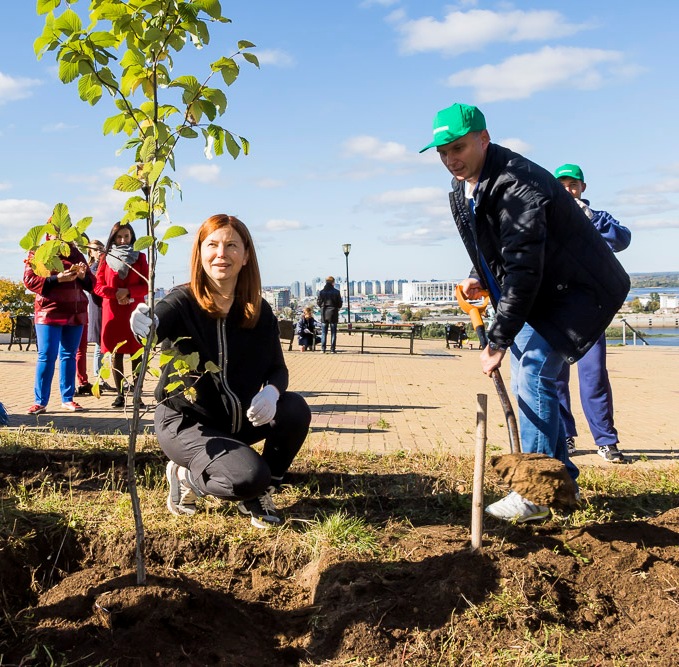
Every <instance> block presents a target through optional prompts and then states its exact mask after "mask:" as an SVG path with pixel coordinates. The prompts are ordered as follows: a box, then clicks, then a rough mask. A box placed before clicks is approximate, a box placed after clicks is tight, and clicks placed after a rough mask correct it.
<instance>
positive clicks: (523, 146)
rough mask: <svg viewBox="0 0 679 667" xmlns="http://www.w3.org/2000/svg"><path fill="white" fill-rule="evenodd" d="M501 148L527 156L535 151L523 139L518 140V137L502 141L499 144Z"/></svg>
mask: <svg viewBox="0 0 679 667" xmlns="http://www.w3.org/2000/svg"><path fill="white" fill-rule="evenodd" d="M497 143H498V144H500V146H504V147H505V148H509V150H510V151H514V152H515V153H520V154H521V155H527V154H528V153H530V152H531V151H532V150H533V147H532V146H531V145H530V144H529V143H528V142H527V141H524V140H523V139H518V138H516V137H507V138H506V139H500V140H499V141H498V142H497Z"/></svg>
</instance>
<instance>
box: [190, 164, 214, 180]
mask: <svg viewBox="0 0 679 667" xmlns="http://www.w3.org/2000/svg"><path fill="white" fill-rule="evenodd" d="M182 171H183V172H184V174H185V176H186V178H189V179H191V180H193V181H198V182H199V183H216V182H217V181H218V180H219V174H220V172H221V168H220V167H219V166H218V165H216V164H190V165H188V166H187V167H185V168H184V169H183V170H182Z"/></svg>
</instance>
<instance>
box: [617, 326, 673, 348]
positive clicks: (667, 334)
mask: <svg viewBox="0 0 679 667" xmlns="http://www.w3.org/2000/svg"><path fill="white" fill-rule="evenodd" d="M634 328H635V329H636V330H637V331H638V332H639V333H641V335H642V336H643V337H644V338H645V339H646V342H647V343H648V344H649V345H677V346H679V327H655V328H653V327H634ZM626 343H627V345H632V343H633V338H632V333H631V332H630V330H629V329H628V330H627V340H626ZM606 344H607V345H622V338H607V339H606ZM637 345H643V343H642V342H641V340H639V338H637Z"/></svg>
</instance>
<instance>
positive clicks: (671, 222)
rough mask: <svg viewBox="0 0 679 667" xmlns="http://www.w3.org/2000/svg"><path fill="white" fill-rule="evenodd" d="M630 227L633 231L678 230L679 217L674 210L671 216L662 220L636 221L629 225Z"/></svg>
mask: <svg viewBox="0 0 679 667" xmlns="http://www.w3.org/2000/svg"><path fill="white" fill-rule="evenodd" d="M630 227H632V229H635V230H646V229H679V215H678V214H677V211H676V210H675V212H674V215H673V216H667V217H663V218H648V219H644V220H636V221H635V222H634V223H630Z"/></svg>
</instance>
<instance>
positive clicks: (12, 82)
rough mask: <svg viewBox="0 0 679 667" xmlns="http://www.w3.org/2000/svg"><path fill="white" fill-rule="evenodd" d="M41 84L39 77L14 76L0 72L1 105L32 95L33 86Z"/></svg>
mask: <svg viewBox="0 0 679 667" xmlns="http://www.w3.org/2000/svg"><path fill="white" fill-rule="evenodd" d="M41 84H42V82H41V81H38V80H37V79H24V78H22V77H19V78H14V77H11V76H8V75H7V74H3V73H2V72H0V106H1V105H3V104H6V103H7V102H16V101H17V100H23V99H25V98H26V97H30V96H31V95H32V94H33V88H35V87H36V86H40V85H41Z"/></svg>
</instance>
